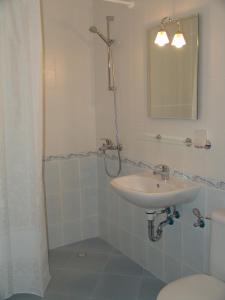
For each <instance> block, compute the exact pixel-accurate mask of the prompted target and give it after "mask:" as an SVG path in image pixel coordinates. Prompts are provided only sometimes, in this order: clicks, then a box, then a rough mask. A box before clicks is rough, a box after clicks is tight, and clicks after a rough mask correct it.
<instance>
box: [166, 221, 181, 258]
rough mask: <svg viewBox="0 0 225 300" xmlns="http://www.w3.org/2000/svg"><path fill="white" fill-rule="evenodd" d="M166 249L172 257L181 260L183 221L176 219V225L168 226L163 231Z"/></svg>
mask: <svg viewBox="0 0 225 300" xmlns="http://www.w3.org/2000/svg"><path fill="white" fill-rule="evenodd" d="M163 238H164V251H165V253H166V254H167V255H169V256H170V257H172V258H174V259H176V260H179V261H180V260H181V258H182V228H181V222H179V221H175V222H174V225H172V226H166V227H165V228H164V232H163Z"/></svg>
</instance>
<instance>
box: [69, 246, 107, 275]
mask: <svg viewBox="0 0 225 300" xmlns="http://www.w3.org/2000/svg"><path fill="white" fill-rule="evenodd" d="M109 257H110V256H109V254H104V253H92V252H91V251H89V252H87V256H83V257H79V256H77V255H73V256H72V257H71V258H70V259H69V260H67V262H66V263H65V265H64V266H65V268H67V269H74V270H89V271H90V272H101V271H103V270H104V268H105V266H106V264H107V262H108V261H109Z"/></svg>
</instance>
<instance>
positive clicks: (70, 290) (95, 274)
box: [10, 238, 164, 300]
mask: <svg viewBox="0 0 225 300" xmlns="http://www.w3.org/2000/svg"><path fill="white" fill-rule="evenodd" d="M78 253H84V254H86V256H83V257H79V255H78ZM50 270H51V275H52V280H51V282H50V284H49V287H48V289H47V292H46V295H45V297H44V300H155V299H156V297H157V294H158V292H159V290H160V289H161V288H162V287H163V285H164V284H163V283H162V282H161V281H159V280H158V279H156V278H155V277H154V276H153V275H152V274H150V273H148V272H147V271H145V270H144V269H143V268H141V267H140V266H139V265H137V264H136V263H134V262H133V261H131V260H130V259H129V258H127V257H126V256H124V255H123V254H121V253H120V252H118V251H117V250H116V249H114V248H112V247H111V246H110V245H109V244H107V243H106V242H104V241H103V240H101V239H99V238H96V239H90V240H86V241H83V242H80V243H76V244H73V245H70V246H66V247H62V248H58V249H55V250H52V251H51V252H50ZM39 299H40V298H39V297H37V296H31V295H17V296H14V297H12V298H10V300H39Z"/></svg>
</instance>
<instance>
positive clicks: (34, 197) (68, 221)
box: [0, 0, 164, 300]
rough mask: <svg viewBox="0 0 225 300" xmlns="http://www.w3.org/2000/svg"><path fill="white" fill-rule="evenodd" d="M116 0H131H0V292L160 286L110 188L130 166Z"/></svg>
mask: <svg viewBox="0 0 225 300" xmlns="http://www.w3.org/2000/svg"><path fill="white" fill-rule="evenodd" d="M99 3H101V5H103V7H104V9H106V11H107V13H106V12H104V13H103V12H102V11H101V10H100V9H98V5H99ZM101 5H100V7H101ZM118 5H119V6H121V10H122V12H124V10H129V9H132V8H133V7H134V2H133V1H101V0H99V1H92V0H75V1H74V0H66V1H61V0H43V1H38V0H2V1H0V14H1V18H0V19H1V21H0V31H1V36H2V42H3V43H2V45H1V46H0V61H1V65H2V67H1V72H0V76H1V87H2V88H1V92H0V93H1V96H0V97H1V99H0V113H1V118H0V122H1V126H0V140H1V143H0V156H1V159H0V168H1V176H0V300H4V299H11V300H17V299H18V300H25V299H26V300H33V299H41V298H43V299H46V300H50V299H54V300H64V299H66V300H70V299H77V300H87V299H100V300H101V299H102V300H103V299H104V300H105V299H111V300H114V299H115V300H117V299H118V300H119V299H121V300H122V299H123V300H124V299H130V300H132V299H135V300H136V299H140V300H141V299H149V297H150V299H152V300H153V299H156V296H157V294H158V291H159V290H160V288H161V287H162V286H163V285H164V283H163V282H162V281H161V280H159V279H157V278H156V277H158V278H159V277H160V276H158V274H157V271H156V272H154V270H153V273H154V275H153V274H152V273H150V272H149V269H150V264H146V260H144V259H143V253H141V252H140V251H139V250H138V246H139V244H140V241H139V240H138V238H136V236H138V234H139V233H138V232H136V235H134V236H133V240H132V238H131V234H130V233H129V234H128V232H130V228H131V222H132V215H133V208H132V206H131V205H129V204H127V203H125V202H124V201H123V200H121V199H120V198H119V197H118V196H116V195H115V194H114V193H113V192H112V190H111V188H110V180H111V179H112V178H113V177H116V176H119V175H122V174H125V173H128V172H129V167H127V166H126V165H124V164H123V163H122V153H123V152H122V151H123V149H124V145H123V142H122V140H123V132H122V130H120V126H119V124H120V115H119V112H120V109H121V107H122V103H121V99H122V96H121V89H120V77H121V76H123V72H122V69H121V67H119V66H120V62H119V60H118V57H117V52H118V51H121V46H120V42H121V41H119V37H116V36H115V34H114V28H115V27H117V28H118V27H119V26H121V24H119V20H118V21H117V19H116V18H114V17H113V15H114V10H115V9H117V10H118ZM96 99H98V101H96ZM103 101H104V102H105V101H107V109H105V105H104V104H103ZM122 109H123V108H122ZM103 124H104V125H103ZM124 141H125V139H124ZM141 213H142V212H140V215H141ZM135 222H136V221H135ZM137 222H138V223H137V224H136V225H138V227H136V226H135V225H133V226H135V228H137V230H139V232H142V229H143V230H144V228H145V225H146V223H145V220H144V218H142V217H140V218H139V219H138V221H137ZM138 228H139V229H138ZM135 238H136V240H135ZM149 255H150V254H149ZM155 276H156V277H155Z"/></svg>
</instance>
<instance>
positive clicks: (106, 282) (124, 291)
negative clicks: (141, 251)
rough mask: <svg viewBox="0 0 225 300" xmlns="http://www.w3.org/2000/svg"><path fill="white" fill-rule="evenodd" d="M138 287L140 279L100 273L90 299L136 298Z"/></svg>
mask: <svg viewBox="0 0 225 300" xmlns="http://www.w3.org/2000/svg"><path fill="white" fill-rule="evenodd" d="M139 289H140V279H137V278H136V277H128V276H119V275H107V274H105V275H101V276H100V278H99V281H98V284H97V287H96V289H95V291H94V293H93V295H92V299H98V300H136V299H137V296H138V293H139Z"/></svg>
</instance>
